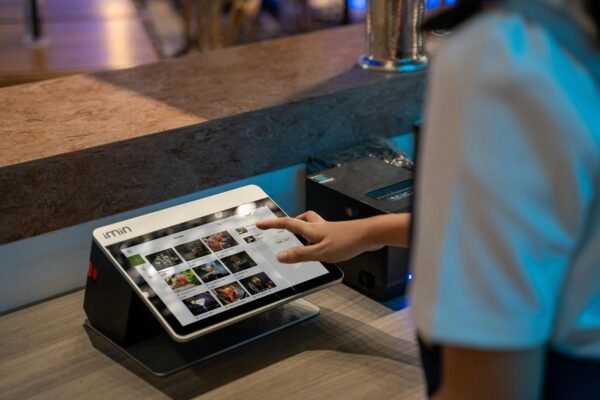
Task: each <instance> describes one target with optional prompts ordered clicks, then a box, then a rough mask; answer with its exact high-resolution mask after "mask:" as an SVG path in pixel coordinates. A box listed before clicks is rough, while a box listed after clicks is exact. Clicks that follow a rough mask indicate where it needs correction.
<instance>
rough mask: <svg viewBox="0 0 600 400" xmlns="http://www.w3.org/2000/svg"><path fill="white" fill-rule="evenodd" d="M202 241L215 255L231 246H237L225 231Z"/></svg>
mask: <svg viewBox="0 0 600 400" xmlns="http://www.w3.org/2000/svg"><path fill="white" fill-rule="evenodd" d="M202 240H203V241H204V243H206V244H207V246H208V247H210V249H211V250H212V251H214V252H215V253H216V252H218V251H221V250H225V249H228V248H230V247H233V246H237V244H238V243H237V242H236V241H235V239H234V238H232V237H231V235H230V234H229V232H227V231H223V232H219V233H215V234H214V235H210V236H207V237H205V238H203V239H202Z"/></svg>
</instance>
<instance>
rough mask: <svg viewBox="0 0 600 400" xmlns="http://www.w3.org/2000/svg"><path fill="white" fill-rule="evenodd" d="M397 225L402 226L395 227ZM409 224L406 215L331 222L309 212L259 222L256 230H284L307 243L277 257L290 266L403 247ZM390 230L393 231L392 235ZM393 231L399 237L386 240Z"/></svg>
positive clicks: (345, 258)
mask: <svg viewBox="0 0 600 400" xmlns="http://www.w3.org/2000/svg"><path fill="white" fill-rule="evenodd" d="M407 216H408V217H407ZM399 217H401V220H400V219H398V218H399ZM399 223H400V225H401V226H398V224H399ZM409 224H410V216H409V215H408V214H401V215H382V216H379V217H373V218H366V219H357V220H352V221H342V222H330V221H326V220H324V219H323V218H321V216H320V215H319V214H317V213H315V212H314V211H308V212H306V213H304V214H302V215H299V216H298V217H296V218H289V217H286V218H275V219H269V220H266V221H261V222H258V223H257V224H256V226H257V227H258V228H259V229H286V230H288V231H290V232H292V233H295V234H297V235H301V236H303V237H304V238H305V239H306V240H308V241H309V242H310V244H309V245H308V246H303V247H295V248H292V249H289V250H285V251H282V252H280V253H279V254H278V255H277V259H278V260H279V261H280V262H283V263H289V264H292V263H297V262H303V261H323V262H329V263H336V262H341V261H345V260H348V259H350V258H352V257H355V256H357V255H359V254H361V253H364V252H365V251H373V250H377V249H380V248H381V247H383V246H385V245H387V244H400V245H404V244H405V242H407V241H408V239H407V237H408V226H409ZM390 228H393V230H392V231H391V232H389V229H390ZM396 230H398V231H399V235H398V237H391V238H390V237H387V236H390V235H388V233H391V235H392V236H394V235H395V234H397V233H398V232H395V231H396Z"/></svg>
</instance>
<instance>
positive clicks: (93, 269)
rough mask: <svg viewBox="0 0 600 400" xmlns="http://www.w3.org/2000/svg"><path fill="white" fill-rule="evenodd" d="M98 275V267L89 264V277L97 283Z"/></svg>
mask: <svg viewBox="0 0 600 400" xmlns="http://www.w3.org/2000/svg"><path fill="white" fill-rule="evenodd" d="M97 275H98V271H97V270H96V267H95V266H94V264H92V263H91V262H90V263H89V264H88V271H87V277H88V278H90V279H91V280H93V281H94V282H96V276H97Z"/></svg>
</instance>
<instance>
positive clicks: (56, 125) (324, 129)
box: [0, 25, 424, 243]
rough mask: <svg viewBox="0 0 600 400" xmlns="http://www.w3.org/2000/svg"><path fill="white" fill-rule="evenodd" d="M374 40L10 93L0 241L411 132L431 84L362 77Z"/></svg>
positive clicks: (181, 64)
mask: <svg viewBox="0 0 600 400" xmlns="http://www.w3.org/2000/svg"><path fill="white" fill-rule="evenodd" d="M363 29H364V28H363V26H362V25H358V26H350V27H344V28H337V29H329V30H325V31H320V32H316V33H310V34H305V35H299V36H295V37H290V38H284V39H279V40H272V41H266V42H261V43H256V44H251V45H247V46H240V47H234V48H228V49H222V50H217V51H212V52H208V53H202V54H198V55H193V56H187V57H183V58H179V59H173V60H167V61H162V62H159V63H156V64H152V65H147V66H142V67H137V68H132V69H127V70H121V71H114V72H104V73H98V74H93V75H78V76H72V77H67V78H62V79H56V80H51V81H45V82H39V83H33V84H27V85H22V86H15V87H9V88H4V89H0V137H1V138H2V146H0V193H2V194H3V201H2V202H0V243H8V242H11V241H14V240H18V239H23V238H26V237H30V236H34V235H37V234H41V233H44V232H48V231H51V230H55V229H60V228H63V227H67V226H71V225H75V224H78V223H82V222H85V221H88V220H92V219H96V218H100V217H103V216H107V215H111V214H115V213H118V212H122V211H126V210H130V209H134V208H138V207H142V206H146V205H149V204H153V203H157V202H160V201H164V200H167V199H170V198H173V197H177V196H181V195H184V194H187V193H192V192H195V191H198V190H201V189H204V188H208V187H211V186H215V185H218V184H222V183H226V182H230V181H233V180H238V179H243V178H246V177H250V176H253V175H257V174H260V173H264V172H267V171H270V170H273V169H277V168H282V167H285V166H289V165H292V164H295V163H298V162H303V161H304V160H305V159H306V157H307V156H308V155H310V154H314V153H316V152H320V151H329V150H334V149H338V148H343V147H347V146H349V145H353V144H356V143H358V142H360V141H363V140H365V139H368V138H369V137H372V136H374V135H382V136H395V135H398V134H400V133H403V132H407V131H409V130H410V128H411V125H412V123H413V122H414V120H416V119H417V118H418V117H419V116H420V111H421V104H422V98H423V89H424V73H415V74H411V75H394V74H391V75H390V74H383V73H374V72H367V71H363V70H361V69H360V68H359V67H358V66H357V65H356V60H357V57H358V56H359V55H360V53H361V52H362V51H363V48H364V43H363Z"/></svg>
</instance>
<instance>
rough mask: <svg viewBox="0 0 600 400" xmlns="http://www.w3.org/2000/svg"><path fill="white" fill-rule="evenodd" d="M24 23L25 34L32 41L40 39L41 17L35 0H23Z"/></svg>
mask: <svg viewBox="0 0 600 400" xmlns="http://www.w3.org/2000/svg"><path fill="white" fill-rule="evenodd" d="M24 5H25V24H26V28H27V32H26V33H27V36H28V38H29V39H30V40H31V41H32V42H39V41H40V40H41V39H42V34H43V31H42V18H41V15H40V8H39V4H38V2H37V0H25V2H24Z"/></svg>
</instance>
